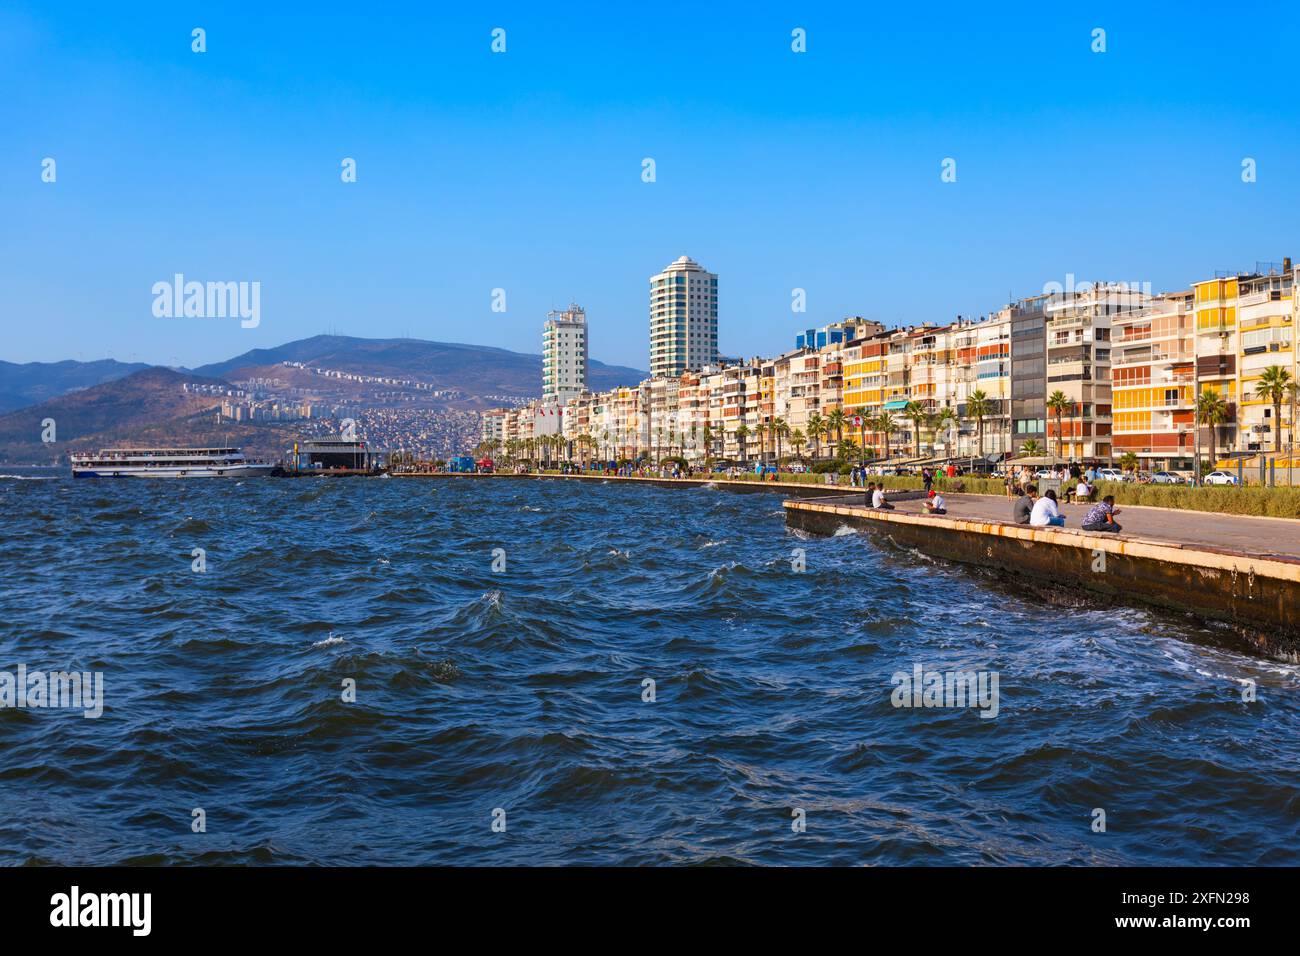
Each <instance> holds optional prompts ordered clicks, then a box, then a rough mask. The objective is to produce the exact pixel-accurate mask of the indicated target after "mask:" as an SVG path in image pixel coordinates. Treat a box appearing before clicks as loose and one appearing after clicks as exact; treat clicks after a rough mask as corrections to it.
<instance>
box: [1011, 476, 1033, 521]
mask: <svg viewBox="0 0 1300 956" xmlns="http://www.w3.org/2000/svg"><path fill="white" fill-rule="evenodd" d="M1037 500H1038V486H1037V485H1025V493H1024V494H1023V495H1021V496H1020V497H1019V498H1017V499H1016V503H1015V504H1014V505H1012V506H1011V518H1012V520H1013V521H1015V523H1016V524H1029V516H1030V515H1031V514H1033V511H1034V502H1035V501H1037Z"/></svg>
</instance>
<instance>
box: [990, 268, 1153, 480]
mask: <svg viewBox="0 0 1300 956" xmlns="http://www.w3.org/2000/svg"><path fill="white" fill-rule="evenodd" d="M1150 299H1151V296H1150V294H1149V293H1146V292H1144V291H1142V290H1141V289H1138V288H1134V287H1131V286H1130V285H1129V284H1128V283H1125V282H1116V283H1098V284H1096V285H1093V286H1088V287H1083V288H1080V289H1078V290H1072V291H1067V292H1064V293H1060V294H1056V295H1053V296H1051V297H1050V298H1049V300H1048V301H1047V302H1046V303H1045V304H1044V306H1043V312H1044V317H1045V320H1046V321H1045V332H1046V335H1047V343H1046V354H1047V365H1046V374H1047V380H1046V395H1047V397H1049V398H1050V396H1052V395H1054V394H1055V393H1056V392H1062V393H1064V395H1065V397H1066V398H1068V399H1069V400H1070V403H1071V404H1070V407H1069V408H1068V409H1066V410H1064V411H1062V412H1060V413H1059V414H1058V412H1056V411H1055V410H1053V409H1050V408H1047V407H1046V401H1045V402H1044V411H1045V413H1046V416H1047V422H1046V425H1047V428H1046V431H1047V438H1048V441H1049V442H1050V444H1051V447H1052V448H1053V449H1054V450H1057V449H1059V453H1060V454H1061V455H1062V456H1063V457H1066V458H1073V459H1082V458H1094V459H1102V458H1105V459H1109V458H1110V457H1111V455H1112V442H1113V436H1112V434H1111V431H1112V424H1113V423H1112V420H1111V418H1112V407H1111V405H1112V400H1111V322H1112V320H1113V319H1114V317H1115V316H1118V315H1122V314H1124V313H1126V312H1131V311H1134V310H1140V309H1144V308H1146V305H1147V303H1148V302H1149V301H1150ZM1013 381H1014V380H1013Z"/></svg>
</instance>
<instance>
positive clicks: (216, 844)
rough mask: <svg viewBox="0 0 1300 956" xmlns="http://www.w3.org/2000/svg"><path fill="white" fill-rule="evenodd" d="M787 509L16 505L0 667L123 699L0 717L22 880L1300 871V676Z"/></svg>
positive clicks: (565, 495) (611, 497)
mask: <svg viewBox="0 0 1300 956" xmlns="http://www.w3.org/2000/svg"><path fill="white" fill-rule="evenodd" d="M0 477H7V476H0ZM16 477H18V478H20V479H22V478H26V477H28V476H16ZM779 501H780V499H779V497H777V496H776V495H772V494H732V493H729V492H726V491H722V490H710V491H708V492H707V493H704V492H697V493H691V492H690V491H689V490H685V489H679V488H657V487H653V486H649V485H638V486H635V487H629V486H627V485H620V484H618V483H612V484H610V483H606V484H601V483H595V482H592V483H582V484H581V485H576V484H570V483H565V482H533V483H529V482H517V483H515V482H511V483H506V482H500V483H496V482H445V483H433V482H427V483H426V482H421V481H412V480H400V481H387V482H384V481H373V482H371V481H363V480H357V481H349V480H331V481H329V482H313V483H310V484H309V483H306V482H299V481H277V480H273V479H263V480H249V481H246V482H238V483H221V482H203V483H190V482H166V483H162V482H158V483H151V482H123V483H120V484H119V483H112V482H95V483H88V482H74V481H71V480H70V479H64V480H59V481H48V480H46V481H40V480H38V481H31V480H12V481H0V508H2V509H3V514H4V515H5V521H4V522H3V523H0V548H2V549H3V550H2V551H0V553H3V554H4V555H5V579H4V587H3V589H2V590H0V634H3V644H2V645H0V646H3V647H4V649H5V659H4V660H0V670H9V671H12V670H13V668H15V667H16V666H17V664H18V663H20V662H21V663H25V664H27V665H28V666H29V667H30V668H47V669H55V668H57V669H69V668H78V669H84V670H95V671H99V672H101V673H103V674H104V679H105V697H106V701H105V712H104V716H103V717H102V718H100V719H98V720H94V719H85V718H83V717H82V716H80V714H79V713H70V712H67V711H53V710H49V711H42V710H23V711H21V712H19V711H16V710H0V864H3V863H9V864H22V863H61V864H93V863H134V864H148V865H169V864H271V863H276V864H284V863H329V864H335V863H356V864H390V863H403V864H412V865H415V864H427V863H446V864H457V865H464V864H478V865H500V864H512V863H514V864H518V863H527V864H552V863H594V864H601V863H607V864H672V863H717V862H731V863H751V864H772V865H785V864H805V863H807V864H861V863H874V864H936V863H948V864H975V865H979V864H987V863H1007V864H1060V865H1075V864H1084V863H1097V862H1102V863H1114V864H1188V863H1201V864H1265V865H1276V864H1296V863H1300V833H1298V832H1297V820H1298V819H1300V818H1298V817H1297V814H1296V809H1295V808H1296V807H1297V806H1300V773H1298V772H1297V771H1300V743H1298V741H1300V733H1297V731H1300V705H1298V704H1297V700H1298V699H1300V668H1296V667H1289V666H1286V665H1279V664H1277V663H1276V662H1272V661H1259V660H1256V659H1253V658H1246V657H1242V656H1239V655H1236V654H1234V653H1232V652H1230V651H1227V650H1224V649H1223V646H1222V642H1221V641H1220V640H1219V639H1218V635H1217V634H1216V633H1215V632H1214V631H1213V630H1212V629H1203V628H1199V627H1195V626H1192V625H1189V624H1188V623H1187V622H1186V621H1184V620H1182V619H1180V618H1176V617H1171V616H1158V615H1156V614H1155V613H1154V612H1147V611H1142V610H1136V609H1132V608H1113V607H1105V606H1102V605H1098V604H1095V603H1093V602H1091V601H1090V600H1089V599H1083V598H1079V597H1078V596H1073V595H1072V596H1069V597H1062V596H1060V595H1055V594H1053V593H1052V589H1036V590H1034V591H1028V590H1026V589H1024V588H1022V587H1019V586H1015V585H1007V584H1005V583H1003V582H1000V581H999V580H998V579H995V578H993V577H991V576H987V575H974V574H969V573H966V572H965V571H962V570H959V569H957V568H955V567H954V566H952V565H949V564H946V563H945V562H942V561H932V560H928V559H922V558H921V557H920V556H919V555H915V554H912V553H909V552H908V551H905V550H901V549H899V548H896V547H894V546H893V545H892V544H891V543H890V542H889V540H888V538H887V537H883V536H877V535H860V534H849V533H842V534H841V533H838V532H837V534H836V535H834V536H828V537H817V536H811V535H808V534H805V533H803V532H799V531H794V530H787V529H786V527H785V526H784V522H783V515H782V512H781V511H780V509H779V507H776V505H777V503H778V502H779ZM435 505H436V506H435ZM795 545H797V549H795V553H796V554H797V555H798V560H795V559H794V557H793V556H792V548H795ZM194 549H202V551H203V554H204V562H205V565H204V569H203V570H195V561H196V559H195V557H194ZM497 549H501V552H503V553H504V558H503V560H497V559H498V557H500V553H499V552H498V551H497ZM917 664H920V665H922V667H923V669H924V670H927V671H929V670H941V671H946V670H973V671H987V672H996V673H997V674H998V675H999V688H1000V690H999V693H1000V700H999V713H998V716H997V717H996V718H993V719H983V718H981V717H980V716H979V714H978V713H977V712H976V711H974V710H972V709H969V708H967V709H959V708H929V709H927V708H917V709H912V708H898V707H894V706H893V705H892V703H891V695H892V693H893V692H894V690H895V689H896V684H895V683H894V681H893V679H894V678H895V677H896V675H899V674H904V675H909V674H911V673H912V672H913V668H914V666H915V665H917ZM1247 688H1254V692H1255V694H1256V700H1255V701H1254V702H1253V703H1252V702H1246V701H1245V700H1243V690H1245V689H1247ZM195 806H203V807H204V808H205V809H206V811H207V814H208V821H209V822H208V827H209V830H208V834H207V835H206V839H204V838H196V837H194V836H193V834H191V833H190V829H189V822H190V811H191V809H192V808H193V807H195ZM792 806H800V807H804V808H806V809H807V811H808V829H807V831H806V832H805V833H802V834H799V835H798V837H797V838H795V839H791V833H790V826H789V821H790V808H791V807H792ZM1095 807H1104V808H1106V810H1107V813H1108V814H1109V815H1110V817H1111V819H1112V820H1122V821H1123V826H1112V827H1111V829H1110V832H1109V833H1107V834H1106V835H1105V836H1104V838H1102V837H1101V836H1099V835H1096V834H1093V833H1092V832H1091V829H1090V827H1089V822H1090V820H1091V816H1090V815H1091V813H1092V810H1093V809H1094V808H1095ZM496 808H501V809H503V810H504V811H505V812H506V814H507V819H508V821H509V824H508V825H509V833H510V839H509V840H493V839H490V837H491V830H490V826H491V822H492V812H493V810H494V809H496ZM1207 821H1213V822H1212V825H1207Z"/></svg>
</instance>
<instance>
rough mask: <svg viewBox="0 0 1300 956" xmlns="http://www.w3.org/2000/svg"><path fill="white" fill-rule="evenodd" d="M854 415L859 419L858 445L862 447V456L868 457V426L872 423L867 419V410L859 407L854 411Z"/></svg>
mask: <svg viewBox="0 0 1300 956" xmlns="http://www.w3.org/2000/svg"><path fill="white" fill-rule="evenodd" d="M853 414H854V415H856V416H857V419H858V443H859V444H860V445H861V446H862V454H863V455H866V453H867V426H868V425H870V424H871V422H870V420H869V419H868V417H867V410H866V409H865V408H861V407H859V408H857V409H854V412H853Z"/></svg>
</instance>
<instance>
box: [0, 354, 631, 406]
mask: <svg viewBox="0 0 1300 956" xmlns="http://www.w3.org/2000/svg"><path fill="white" fill-rule="evenodd" d="M281 362H302V363H303V364H306V365H310V366H313V367H316V368H323V369H331V370H334V371H340V372H351V373H355V374H358V375H380V376H385V377H391V378H408V379H413V380H416V381H420V382H428V383H431V384H433V385H434V386H435V387H437V388H448V389H458V390H459V391H461V392H463V393H464V394H465V396H466V401H465V402H464V403H462V404H463V407H467V408H471V409H472V408H486V407H488V406H490V405H494V404H498V403H499V402H500V398H498V397H493V396H511V397H515V398H535V397H537V396H540V395H541V393H542V388H541V384H542V357H541V356H540V355H529V354H526V353H523V352H511V351H509V350H508V349H498V348H491V347H489V346H485V345H460V344H456V343H451V342H427V341H424V340H422V339H362V338H354V337H352V336H346V335H317V336H313V337H312V338H309V339H299V340H298V341H296V342H287V343H285V344H284V345H279V346H276V347H275V348H269V349H253V350H252V351H251V352H245V353H244V354H243V355H237V356H235V357H234V358H232V359H228V360H227V361H224V362H215V363H213V364H211V365H204V366H202V367H200V368H197V369H195V370H194V371H193V373H188V372H185V371H182V372H181V374H193V375H200V376H206V377H211V378H220V379H243V378H248V377H262V376H266V375H268V374H273V373H271V368H272V367H273V366H276V365H279V364H280V363H281ZM588 364H589V367H588V380H589V384H590V386H591V388H592V389H593V390H594V391H605V390H607V389H611V388H616V387H618V386H620V385H635V384H636V383H637V382H639V381H641V380H642V379H644V378H647V377H648V376H649V373H648V372H643V371H641V370H640V369H635V368H627V367H625V366H622V365H605V364H604V363H603V362H596V361H591V362H589V363H588ZM151 368H156V366H150V365H144V364H140V363H132V364H126V363H123V362H117V361H114V360H113V359H103V360H101V361H97V362H73V361H65V362H28V363H25V364H22V365H18V364H15V363H13V362H0V415H3V414H5V413H7V412H12V411H16V410H19V409H23V408H30V407H31V406H35V405H39V404H41V403H42V402H47V401H50V400H51V399H55V398H58V397H59V396H61V395H67V394H69V393H72V392H75V391H77V390H78V389H86V388H91V387H93V386H96V385H102V384H104V383H106V382H112V381H116V380H120V379H122V378H125V377H126V376H128V375H131V374H132V373H134V372H140V371H143V370H145V369H151Z"/></svg>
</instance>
